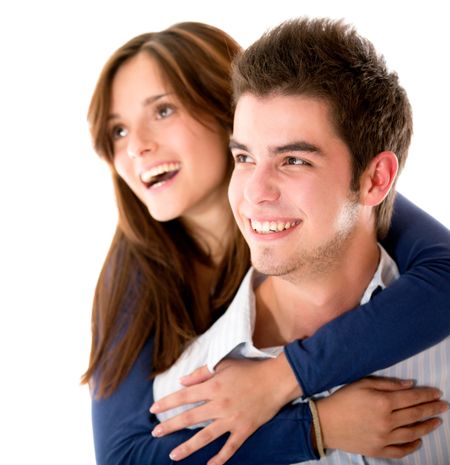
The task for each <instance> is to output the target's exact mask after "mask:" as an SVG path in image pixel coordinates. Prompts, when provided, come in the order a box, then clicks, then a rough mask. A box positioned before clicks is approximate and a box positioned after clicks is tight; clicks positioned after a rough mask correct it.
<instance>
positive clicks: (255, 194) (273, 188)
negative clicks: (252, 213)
mask: <svg viewBox="0 0 450 465" xmlns="http://www.w3.org/2000/svg"><path fill="white" fill-rule="evenodd" d="M244 196H245V199H246V200H247V201H248V202H250V203H253V204H260V203H264V202H274V201H276V200H278V199H279V197H280V190H279V187H278V181H277V176H276V173H275V172H274V171H273V168H272V167H270V166H256V167H255V168H254V170H253V172H252V174H251V176H249V177H248V178H247V180H246V183H245V187H244Z"/></svg>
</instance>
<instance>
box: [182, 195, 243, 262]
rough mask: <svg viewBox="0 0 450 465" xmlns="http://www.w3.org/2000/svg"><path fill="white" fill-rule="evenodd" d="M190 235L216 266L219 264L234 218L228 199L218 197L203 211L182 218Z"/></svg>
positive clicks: (221, 196) (222, 196) (223, 196)
mask: <svg viewBox="0 0 450 465" xmlns="http://www.w3.org/2000/svg"><path fill="white" fill-rule="evenodd" d="M182 221H183V223H184V225H185V226H186V227H187V229H188V231H189V233H190V234H191V235H192V237H194V239H196V240H197V242H198V243H199V245H200V247H201V248H202V249H203V250H204V251H205V252H206V253H208V254H209V255H210V257H211V259H212V260H213V262H214V264H219V263H220V261H221V260H222V258H223V255H224V253H225V249H226V246H227V240H228V239H227V238H228V237H229V231H230V226H231V225H232V224H233V221H234V219H233V216H232V214H231V209H230V206H229V203H228V199H227V197H226V195H225V193H223V195H222V194H221V195H218V196H217V198H216V199H215V201H214V202H213V203H212V204H210V205H208V207H207V208H205V209H202V211H197V212H196V213H195V214H191V215H189V216H184V217H182Z"/></svg>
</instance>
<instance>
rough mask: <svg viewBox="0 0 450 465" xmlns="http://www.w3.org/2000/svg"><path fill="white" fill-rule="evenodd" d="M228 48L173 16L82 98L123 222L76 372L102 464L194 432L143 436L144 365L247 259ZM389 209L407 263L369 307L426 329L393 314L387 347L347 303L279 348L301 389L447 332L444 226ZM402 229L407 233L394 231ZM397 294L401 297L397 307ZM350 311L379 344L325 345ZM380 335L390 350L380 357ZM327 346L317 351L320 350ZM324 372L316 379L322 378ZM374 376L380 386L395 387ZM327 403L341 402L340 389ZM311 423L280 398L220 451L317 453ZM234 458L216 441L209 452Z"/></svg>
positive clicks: (280, 457)
mask: <svg viewBox="0 0 450 465" xmlns="http://www.w3.org/2000/svg"><path fill="white" fill-rule="evenodd" d="M238 51H239V47H238V45H237V44H236V43H235V42H234V41H233V39H231V38H230V37H229V36H227V35H226V34H224V33H223V32H222V31H220V30H218V29H215V28H213V27H210V26H207V25H202V24H198V23H182V24H179V25H175V26H173V27H171V28H169V29H167V30H165V31H162V32H160V33H154V34H153V33H149V34H144V35H142V36H139V37H136V38H134V39H132V40H131V41H130V42H128V43H127V44H125V45H124V46H123V47H121V48H120V49H119V50H118V51H117V52H116V53H115V54H114V55H113V56H112V57H111V59H110V60H109V61H108V63H107V64H106V65H105V67H104V69H103V72H102V74H101V76H100V78H99V82H98V84H97V88H96V90H95V92H94V96H93V99H92V102H91V106H90V110H89V120H90V123H91V131H92V135H93V139H94V145H95V148H96V150H97V152H98V153H99V154H100V155H101V156H102V157H103V158H104V159H105V160H106V161H107V162H108V164H109V166H110V167H111V170H112V176H113V181H114V186H115V189H116V196H117V202H118V208H119V224H118V227H117V230H116V234H115V237H114V239H113V242H112V245H111V248H110V251H109V254H108V256H107V258H106V261H105V264H104V267H103V270H102V273H101V275H100V278H99V282H98V285H97V290H96V295H95V301H94V313H93V345H92V352H91V362H90V366H89V369H88V371H87V373H86V374H85V376H84V381H85V382H88V381H89V382H92V384H93V395H94V400H93V423H94V434H95V444H96V454H97V460H98V463H111V464H112V463H114V464H117V463H135V464H139V463H169V458H168V454H169V452H170V451H171V450H172V449H173V448H174V447H175V446H178V445H179V444H180V443H182V442H183V441H185V440H186V439H188V438H190V437H192V436H193V434H194V433H195V432H192V431H186V430H183V431H180V432H178V433H176V434H173V435H170V436H167V437H164V438H162V439H158V440H157V439H154V438H152V436H151V435H150V431H151V430H152V429H153V427H154V426H156V421H155V419H154V417H153V416H151V415H149V413H148V407H149V406H150V405H151V404H152V394H151V392H152V389H151V386H152V384H151V380H150V376H153V375H155V374H157V373H160V372H162V371H164V370H165V369H167V368H168V367H169V366H171V365H172V364H173V362H174V361H175V360H176V359H177V357H178V356H179V354H180V353H181V351H182V350H183V348H184V346H185V345H186V344H187V343H188V342H189V341H190V340H191V339H192V338H193V337H194V336H195V335H197V334H199V333H201V332H203V331H204V330H205V329H206V328H208V327H209V326H210V325H211V324H212V322H213V321H214V320H215V319H217V317H218V316H219V315H220V314H222V313H223V311H224V310H225V309H226V307H227V305H228V304H229V303H230V301H231V299H232V297H233V295H234V293H235V291H236V290H237V287H238V285H239V283H240V281H241V279H242V278H243V276H244V274H245V272H246V270H247V268H248V266H249V259H248V251H247V248H246V245H245V243H244V242H243V239H242V238H241V236H240V235H239V233H238V230H237V227H236V226H235V225H234V222H233V219H232V217H231V213H230V210H229V208H228V204H227V199H226V186H227V181H228V178H229V175H230V173H231V170H232V167H231V157H230V156H229V154H228V151H227V145H228V135H229V133H230V131H231V125H232V114H231V90H230V84H229V79H228V73H229V70H230V65H231V60H232V58H233V56H234V55H235V54H236V53H237V52H238ZM397 210H398V212H397V216H396V218H394V223H393V226H392V228H391V232H390V235H389V236H388V238H387V240H386V242H385V246H386V247H387V249H388V251H389V252H390V253H391V255H393V256H394V258H395V259H396V261H397V263H398V265H399V268H400V271H401V272H403V273H405V275H404V276H403V277H401V278H400V280H399V282H398V283H397V285H396V286H392V288H391V289H388V290H386V291H385V292H383V293H382V294H380V296H377V297H375V298H374V299H373V300H372V301H371V302H370V304H368V306H367V307H368V311H369V312H372V311H377V318H378V319H379V320H380V321H382V319H383V318H389V319H391V316H392V314H393V313H395V314H396V315H398V320H399V321H400V322H409V321H410V319H411V318H413V319H414V321H415V322H416V323H420V322H421V321H422V320H423V319H424V318H425V319H426V321H427V322H428V323H429V324H428V327H427V331H426V332H425V331H421V328H423V325H422V324H415V325H411V324H403V325H402V324H400V323H399V325H398V327H396V328H393V330H392V333H390V334H384V335H383V341H382V342H383V344H384V347H383V346H382V344H380V341H379V339H377V335H376V334H373V333H372V332H371V331H370V323H369V322H367V315H366V313H367V312H362V311H359V310H356V311H354V312H350V313H349V314H347V317H346V318H340V319H338V320H335V321H334V322H332V323H330V324H329V325H327V327H326V328H324V329H323V331H322V330H320V331H318V332H317V333H316V335H315V336H314V337H312V338H310V339H309V340H308V341H307V344H308V345H307V347H306V348H305V343H303V342H302V341H298V342H296V343H293V344H291V346H290V348H288V349H287V354H288V356H289V361H290V363H291V364H292V368H293V369H294V371H295V374H296V375H297V376H298V378H299V379H300V380H301V381H300V382H301V384H302V387H303V392H304V393H307V394H312V393H316V392H320V391H321V390H323V389H324V388H325V387H330V386H335V385H339V384H342V383H344V382H349V381H354V380H356V379H358V378H360V377H361V376H364V375H366V374H368V373H371V372H372V371H374V370H375V369H377V368H380V367H382V366H384V364H386V362H389V363H388V364H392V363H394V362H395V361H398V360H401V359H403V358H406V357H407V356H410V355H412V354H414V353H417V352H418V351H420V350H423V348H424V347H427V346H429V345H432V344H434V343H436V342H437V341H438V340H440V339H442V338H444V337H446V336H447V334H448V332H449V331H448V329H449V327H450V321H449V315H448V313H449V312H448V311H446V305H447V306H448V304H446V302H448V299H449V297H450V296H449V289H448V286H445V282H446V280H447V282H448V279H449V276H450V263H449V262H450V246H449V245H448V243H449V234H448V231H447V230H446V229H445V228H443V227H442V226H440V225H439V224H437V223H435V222H434V221H433V220H432V219H430V218H429V217H428V216H427V215H425V214H423V213H422V212H420V211H419V210H418V209H417V208H415V207H414V206H412V205H411V204H409V203H408V202H407V201H406V200H405V199H402V198H400V199H399V201H398V202H397ZM404 221H405V222H404ZM418 225H419V227H417V229H416V230H415V229H412V228H414V227H416V226H418ZM406 228H409V229H408V233H407V234H406V233H404V232H402V231H403V229H406ZM424 229H425V230H426V231H427V236H423V230H424ZM424 237H428V239H426V240H425V239H424ZM439 243H441V245H439ZM410 269H411V270H412V271H411V272H410V271H409V270H410ZM431 277H432V280H430V278H431ZM424 282H426V283H427V284H426V286H424V284H423V283H424ZM430 283H432V284H430ZM400 297H402V298H403V302H402V307H401V308H396V306H395V302H396V300H398V299H399V298H400ZM407 317H408V318H409V319H408V318H407ZM355 320H356V321H357V322H358V325H359V327H361V330H362V331H365V332H367V337H366V341H367V344H368V345H369V344H370V347H374V348H377V347H379V353H376V351H374V350H373V351H371V353H368V352H367V351H365V352H363V351H361V348H360V347H355V351H358V350H359V351H360V352H361V353H363V354H364V357H361V359H360V360H357V361H355V360H354V358H353V355H352V353H347V354H346V353H345V352H344V353H339V352H334V353H333V347H334V348H336V347H340V341H339V334H345V328H347V327H353V325H355V322H354V321H355ZM430 320H433V321H430ZM348 325H349V326H348ZM430 325H431V326H432V327H431V328H430ZM390 327H391V328H392V326H390ZM330 328H331V329H332V331H331V330H330ZM378 337H379V336H378ZM371 338H372V339H371ZM406 338H408V339H409V340H410V341H411V342H412V344H411V346H409V347H407V348H405V347H403V344H402V343H401V342H399V341H401V340H405V339H406ZM324 339H327V342H326V345H325V344H323V342H324ZM369 339H370V340H369ZM330 340H331V341H336V342H330ZM387 343H388V344H389V347H390V348H391V350H390V351H389V353H388V354H385V351H386V344H387ZM325 346H326V347H327V349H326V350H327V352H325V353H322V354H321V355H320V357H317V356H316V354H317V352H318V351H319V349H323V348H325ZM361 346H362V343H361ZM362 348H364V346H362ZM305 349H306V350H305ZM363 359H364V360H363ZM337 362H339V365H340V366H343V367H345V372H344V375H342V373H341V372H336V370H334V371H333V372H331V374H330V370H328V367H330V366H332V365H333V364H336V363H337ZM152 363H153V365H152ZM313 365H314V366H315V369H316V372H317V373H319V374H320V375H319V376H317V375H314V374H313V375H312V376H311V375H310V374H309V373H310V372H305V373H303V374H302V372H301V370H302V368H303V369H304V367H308V366H313ZM355 365H356V366H355ZM299 367H300V368H299ZM322 374H323V377H324V378H325V381H324V382H320V381H319V379H320V378H321V377H322ZM327 376H328V378H327ZM366 383H370V381H366ZM384 383H385V384H384V385H383V388H384V389H386V391H389V390H399V389H402V387H403V388H404V387H405V386H404V385H403V386H402V385H401V384H396V383H392V382H389V381H385V382H384ZM235 384H237V385H239V382H235ZM374 387H376V386H374ZM351 389H353V390H354V391H353V393H352V394H351V397H350V398H352V399H355V396H365V395H367V396H368V398H367V402H366V403H365V404H366V405H369V406H370V402H371V401H370V399H372V400H373V396H374V395H375V393H374V392H373V391H370V392H369V391H367V390H366V391H367V392H366V391H365V390H364V389H362V388H361V383H355V385H354V386H353V388H352V386H350V387H349V389H348V391H351ZM374 390H375V389H374ZM408 392H409V393H410V392H415V395H418V396H423V397H421V402H424V403H426V402H427V401H428V400H430V399H431V398H432V397H433V396H434V395H435V392H433V390H431V389H430V390H418V391H408ZM341 394H342V393H341ZM344 395H345V393H344ZM376 395H379V394H378V393H377V394H376ZM385 395H386V396H387V397H389V399H390V401H392V402H395V399H397V398H398V396H396V397H395V399H394V397H393V396H392V393H390V392H386V393H385ZM358 398H359V397H358ZM335 403H336V405H337V406H339V405H341V406H342V405H345V402H343V401H342V400H341V399H339V398H336V402H335ZM393 405H394V404H393ZM395 405H397V404H395ZM408 405H410V403H408ZM426 405H427V415H424V416H420V417H419V418H417V420H422V419H423V418H424V417H426V416H429V415H434V414H435V413H437V412H438V409H439V408H440V407H441V406H442V405H441V404H439V403H438V402H428V403H427V404H426ZM338 410H339V408H337V411H338ZM274 411H277V408H275V409H274ZM369 413H370V409H368V411H367V412H361V415H359V417H360V418H358V415H356V416H355V419H354V421H355V422H356V423H355V425H356V426H355V429H356V431H359V429H358V426H357V425H358V424H361V423H362V422H361V418H363V423H367V417H365V415H366V414H369ZM372 413H373V415H376V414H377V413H378V412H372ZM343 417H344V418H343V419H342V423H344V422H345V423H346V424H348V422H349V421H350V419H349V417H348V416H345V415H343ZM269 418H270V417H269ZM410 420H411V419H410ZM352 421H353V420H352ZM358 421H359V423H358ZM409 423H412V421H409V422H406V423H403V424H398V425H396V426H398V427H404V425H407V424H409ZM352 425H353V424H352ZM257 426H259V425H256V427H257ZM353 426H354V425H353ZM362 426H363V425H361V429H362ZM434 426H436V425H435V424H434V423H433V421H427V422H424V423H421V427H420V428H419V429H417V428H414V427H408V428H410V430H409V431H411V432H414V434H413V437H412V439H417V438H418V437H420V436H421V435H422V434H424V433H425V432H427V431H430V430H431V429H432V428H433V427H434ZM256 427H255V429H256ZM310 432H311V414H310V411H309V407H308V406H305V405H301V406H299V405H293V406H292V405H289V406H286V407H285V408H284V409H283V410H282V411H281V412H280V413H279V414H277V415H276V416H275V417H274V419H273V420H271V421H270V422H268V423H266V424H265V425H264V426H263V427H262V428H260V429H259V430H258V431H257V432H256V433H255V434H254V435H253V436H252V437H251V438H250V439H249V441H247V442H246V443H245V444H244V445H243V446H242V447H241V448H240V449H239V451H238V452H237V453H236V455H235V456H233V457H232V458H231V461H230V463H247V464H251V463H264V462H262V460H265V461H266V463H267V461H269V462H271V463H293V462H299V461H301V460H307V459H311V458H314V457H315V456H316V452H315V450H314V449H313V447H312V444H311V434H310ZM249 434H251V432H249ZM223 443H224V439H223V438H221V439H219V440H216V441H214V442H213V443H211V444H209V445H208V446H207V447H205V448H204V449H202V450H200V451H199V452H198V453H197V454H195V455H192V456H191V457H190V458H189V459H188V461H187V462H186V463H188V462H189V463H204V462H205V461H206V459H208V458H210V457H211V456H212V455H214V453H216V452H217V451H218V450H219V449H220V448H221V446H222V445H223ZM387 444H389V442H388V443H387ZM255 445H256V446H257V447H255ZM417 446H418V442H417V440H414V441H412V442H409V443H407V444H406V445H404V446H394V447H392V448H390V449H389V451H391V453H394V452H392V451H395V453H396V454H397V455H398V454H399V453H403V454H404V453H407V452H410V451H412V450H413V449H414V448H416V447H417ZM361 452H363V451H361ZM229 456H230V453H229V452H226V453H225V454H222V455H221V456H220V457H219V458H218V459H217V461H216V463H223V461H224V460H225V459H227V458H228V457H229ZM263 457H264V459H263ZM178 458H182V456H179V457H178Z"/></svg>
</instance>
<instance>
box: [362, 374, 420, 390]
mask: <svg viewBox="0 0 450 465" xmlns="http://www.w3.org/2000/svg"><path fill="white" fill-rule="evenodd" d="M362 382H363V383H364V384H365V387H367V388H372V389H377V390H380V391H398V390H402V389H408V388H411V387H412V386H413V385H414V381H413V380H411V379H398V378H384V377H378V376H369V377H367V378H364V379H363V380H362Z"/></svg>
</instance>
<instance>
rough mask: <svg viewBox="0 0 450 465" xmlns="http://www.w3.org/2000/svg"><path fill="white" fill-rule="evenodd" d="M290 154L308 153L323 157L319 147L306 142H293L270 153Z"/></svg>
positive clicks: (272, 149) (271, 150)
mask: <svg viewBox="0 0 450 465" xmlns="http://www.w3.org/2000/svg"><path fill="white" fill-rule="evenodd" d="M289 152H308V153H311V154H317V155H322V156H323V152H322V150H321V149H320V148H319V147H317V145H314V144H311V143H309V142H306V141H298V142H291V143H289V144H286V145H280V146H277V147H273V148H271V149H270V153H271V154H273V155H278V154H282V153H289Z"/></svg>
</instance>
